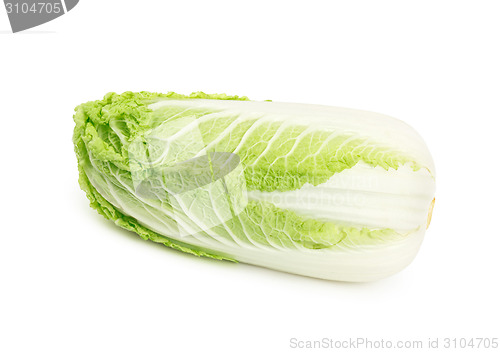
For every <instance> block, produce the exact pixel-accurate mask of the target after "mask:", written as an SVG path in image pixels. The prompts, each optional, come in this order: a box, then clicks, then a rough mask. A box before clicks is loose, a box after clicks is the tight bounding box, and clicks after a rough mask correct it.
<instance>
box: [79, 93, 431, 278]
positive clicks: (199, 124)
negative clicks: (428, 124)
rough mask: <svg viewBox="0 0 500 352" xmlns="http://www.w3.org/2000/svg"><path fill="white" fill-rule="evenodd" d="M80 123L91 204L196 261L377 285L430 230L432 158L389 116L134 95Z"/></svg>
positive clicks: (108, 101)
mask: <svg viewBox="0 0 500 352" xmlns="http://www.w3.org/2000/svg"><path fill="white" fill-rule="evenodd" d="M74 119H75V122H76V127H75V134H74V142H75V151H76V153H77V156H78V164H79V170H80V185H81V187H82V189H84V190H85V191H86V192H87V196H88V198H89V199H90V201H91V206H92V207H94V208H96V209H97V210H98V211H99V212H100V213H101V214H103V215H104V216H105V217H107V218H109V219H112V220H113V221H114V222H115V223H116V224H117V225H119V226H121V227H124V228H126V229H129V230H132V231H135V232H137V233H138V234H139V235H140V236H141V237H142V238H144V239H151V240H153V241H155V242H161V243H164V244H165V245H167V246H169V247H172V248H176V249H180V250H182V251H185V252H188V253H192V254H195V255H202V256H208V257H212V258H217V259H227V260H233V261H240V262H244V263H249V264H254V265H259V266H263V267H267V268H271V269H276V270H281V271H285V272H290V273H294V274H300V275H306V276H311V277H317V278H322V279H329V280H344V281H372V280H377V279H380V278H383V277H386V276H388V275H391V274H394V273H396V272H398V271H400V270H401V269H403V268H404V267H406V266H407V265H408V264H409V263H410V262H411V261H412V260H413V258H414V257H415V255H416V254H417V252H418V250H419V247H420V245H421V243H422V240H423V237H424V233H425V230H426V227H427V226H428V224H429V221H430V216H431V213H432V206H433V202H434V201H433V199H434V191H435V180H434V175H435V170H434V165H433V161H432V158H431V156H430V154H429V152H428V150H427V148H426V146H425V143H424V142H423V140H422V139H421V138H420V137H419V136H418V134H417V133H416V132H415V131H414V130H413V129H412V128H411V127H409V126H408V125H406V124H405V123H403V122H401V121H399V120H396V119H393V118H391V117H387V116H384V115H380V114H376V113H371V112H365V111H358V110H352V109H344V108H335V107H327V106H318V105H305V104H289V103H274V102H254V101H248V100H247V99H246V98H244V97H243V98H238V97H231V96H226V95H207V94H203V93H193V94H192V95H191V96H183V95H179V94H175V93H168V94H156V93H148V92H141V93H131V92H127V93H124V94H122V95H117V94H114V93H110V94H108V95H106V97H105V98H104V99H103V100H101V101H95V102H89V103H86V104H82V105H80V106H79V107H78V108H77V109H76V114H75V116H74Z"/></svg>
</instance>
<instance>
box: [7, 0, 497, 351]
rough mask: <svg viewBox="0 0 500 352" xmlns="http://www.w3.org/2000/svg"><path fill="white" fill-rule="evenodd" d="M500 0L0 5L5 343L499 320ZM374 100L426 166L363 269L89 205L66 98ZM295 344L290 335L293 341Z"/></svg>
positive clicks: (80, 344) (207, 338) (234, 336)
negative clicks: (415, 213) (260, 262)
mask: <svg viewBox="0 0 500 352" xmlns="http://www.w3.org/2000/svg"><path fill="white" fill-rule="evenodd" d="M499 18H500V2H498V1H324V2H319V1H300V2H294V1H283V2H278V1H274V2H273V1H251V2H247V3H243V2H238V1H225V2H222V1H221V2H219V1H198V2H195V1H184V2H181V1H145V0H143V1H123V0H120V1H118V0H115V1H109V0H108V1H95V0H94V1H90V0H86V1H81V2H80V3H79V4H78V5H77V6H76V7H75V8H74V9H73V10H72V11H70V12H69V13H68V14H67V15H65V16H63V17H61V18H58V19H56V20H54V21H52V22H50V23H47V24H45V25H42V26H40V27H37V28H34V29H31V30H28V31H26V32H23V33H18V34H12V33H10V26H9V23H8V20H7V15H6V12H5V10H4V8H3V7H0V31H1V33H0V51H1V56H0V99H1V100H0V102H1V104H0V118H1V121H0V126H1V127H0V133H1V138H0V147H1V149H0V150H1V160H0V165H1V166H0V170H1V173H0V178H1V179H0V180H1V186H2V193H1V204H2V210H1V214H2V215H1V227H0V231H1V242H0V351H6V352H11V351H196V350H199V351H201V350H204V351H216V350H217V351H289V350H294V349H291V348H290V339H291V338H294V337H295V338H297V339H302V340H305V339H321V338H323V337H327V338H333V339H348V338H357V337H367V338H371V339H382V338H383V339H385V340H388V339H392V340H397V339H423V340H424V341H427V339H428V338H429V337H432V338H436V337H440V338H446V337H490V338H493V337H497V338H498V337H500V333H499V332H500V318H499V316H500V304H499V297H500V288H499V275H498V273H499V268H500V230H499V228H500V225H499V221H498V219H499V217H500V206H499V202H498V199H499V197H500V190H499V183H498V179H499V171H500V168H499V159H498V155H499V151H500V142H499V127H500V123H499V120H500V51H499V43H500V40H499V37H500V21H499ZM127 90H132V91H139V90H149V91H161V92H167V91H171V90H174V91H177V92H180V93H190V92H191V91H198V90H202V91H205V92H208V93H219V92H220V93H228V94H239V95H247V96H248V97H250V98H251V99H255V100H263V99H273V100H274V101H288V102H302V103H319V104H326V105H334V106H344V107H352V108H359V109H364V110H371V111H377V112H381V113H385V114H388V115H392V116H395V117H398V118H400V119H402V120H404V121H405V122H407V123H409V124H410V125H412V126H413V127H414V128H415V129H416V130H417V131H418V132H419V133H420V134H421V135H422V136H423V138H424V139H425V140H426V142H427V143H428V146H429V149H430V150H431V152H432V154H433V156H434V160H435V163H436V167H437V172H438V178H437V195H436V207H435V211H434V217H433V221H432V224H431V227H430V228H429V230H428V232H427V235H426V239H425V241H424V244H423V246H422V248H421V251H420V253H419V255H418V256H417V258H416V260H415V261H414V262H413V263H412V264H411V265H410V266H409V267H408V268H407V269H405V270H404V271H402V272H401V273H399V274H397V275H395V276H393V277H390V278H388V279H385V280H382V281H379V282H375V283H370V284H346V283H336V282H327V281H321V280H315V279H309V278H304V277H299V276H294V275H290V274H284V273H279V272H273V271H271V270H266V269H261V268H257V267H252V266H248V265H243V264H231V263H226V262H217V261H213V260H207V259H200V258H196V257H193V256H189V255H185V254H182V253H179V252H176V251H173V250H169V249H167V248H165V247H163V246H161V245H156V244H154V243H149V242H146V241H143V240H141V239H140V238H139V237H138V236H136V235H135V234H133V233H129V232H126V231H124V230H121V229H119V228H117V227H115V226H114V225H113V224H112V223H111V222H107V221H106V220H104V219H103V218H102V217H101V216H100V215H98V214H97V213H96V212H95V211H94V210H92V209H91V208H90V207H89V206H88V201H87V199H86V197H85V195H84V193H83V192H82V191H81V190H80V189H79V187H78V183H77V176H78V174H77V169H76V158H75V156H74V153H73V146H72V141H71V138H72V128H73V121H72V112H73V108H74V107H75V106H76V105H78V104H80V103H82V102H85V101H88V100H95V99H99V98H101V97H102V96H103V95H104V94H105V93H107V92H109V91H116V92H123V91H127ZM295 350H297V349H295Z"/></svg>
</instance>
